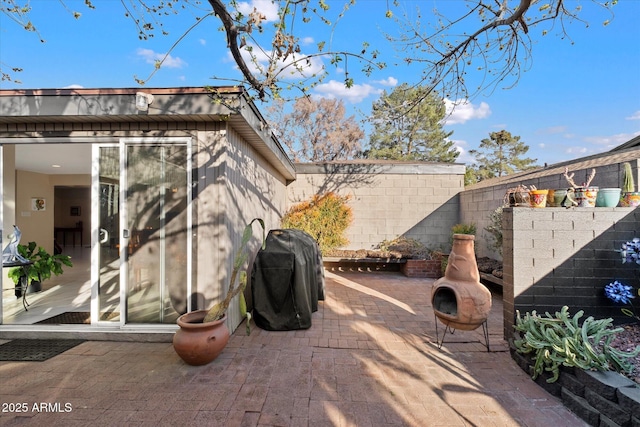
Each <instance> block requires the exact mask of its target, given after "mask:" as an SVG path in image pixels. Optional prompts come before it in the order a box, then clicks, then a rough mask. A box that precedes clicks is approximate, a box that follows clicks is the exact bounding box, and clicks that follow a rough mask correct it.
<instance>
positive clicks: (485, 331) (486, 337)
mask: <svg viewBox="0 0 640 427" xmlns="http://www.w3.org/2000/svg"><path fill="white" fill-rule="evenodd" d="M435 319H436V343H437V344H438V348H442V344H444V337H445V335H447V332H450V333H451V334H453V333H454V332H455V329H454V328H451V327H449V325H446V326H445V328H444V331H443V332H442V338H440V335H439V332H438V316H435ZM482 334H483V335H484V345H485V347H487V351H488V352H489V351H491V350H490V349H489V327H488V326H487V321H486V320H485V321H484V322H482Z"/></svg>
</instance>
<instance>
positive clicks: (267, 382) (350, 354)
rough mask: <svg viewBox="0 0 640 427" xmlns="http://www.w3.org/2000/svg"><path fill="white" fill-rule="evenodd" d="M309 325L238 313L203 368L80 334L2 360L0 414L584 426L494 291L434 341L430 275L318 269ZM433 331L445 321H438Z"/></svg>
mask: <svg viewBox="0 0 640 427" xmlns="http://www.w3.org/2000/svg"><path fill="white" fill-rule="evenodd" d="M326 274H327V276H326V299H325V301H323V302H321V303H320V304H319V310H318V311H317V312H316V313H314V314H313V325H312V327H311V328H310V329H307V330H298V331H284V332H269V331H264V330H261V329H258V328H256V327H254V328H252V333H251V335H250V336H246V334H245V327H244V325H241V326H240V327H239V328H238V329H237V330H236V332H235V333H234V334H233V335H232V337H231V339H230V341H229V344H228V346H227V347H226V348H225V350H224V351H223V353H222V354H221V355H220V356H219V357H218V358H217V359H216V360H215V361H214V362H212V363H210V364H208V365H206V366H200V367H194V366H188V365H186V364H185V363H183V362H182V361H181V360H180V358H179V357H178V356H177V355H176V354H175V352H174V351H173V348H172V346H171V344H170V343H139V342H110V341H88V342H85V343H82V344H80V345H79V346H77V347H75V348H73V349H71V350H69V351H67V352H65V353H63V354H61V355H59V356H56V357H54V358H52V359H50V360H47V361H45V362H0V384H1V386H0V403H1V405H2V407H1V408H0V425H2V426H5V425H33V426H44V425H47V426H76V425H77V426H86V425H92V426H116V425H117V426H120V425H127V426H137V425H140V426H163V425H166V426H188V425H206V426H224V427H230V426H303V427H304V426H309V427H323V426H327V427H346V426H368V427H383V426H419V427H423V426H427V427H430V426H434V427H435V426H452V427H453V426H456V427H457V426H545V427H547V426H559V425H562V426H568V427H571V426H585V425H586V424H585V423H584V422H583V421H582V420H580V419H579V418H578V417H577V416H575V415H574V414H572V413H571V412H570V411H569V410H567V409H566V408H565V407H564V406H563V405H562V403H561V402H560V401H559V400H558V399H557V398H556V397H554V396H552V395H550V394H549V393H547V392H546V391H544V390H543V389H542V388H540V387H539V386H538V385H537V384H535V383H534V382H533V381H532V380H531V378H529V376H527V375H526V374H525V373H524V372H523V371H522V370H521V369H520V368H519V367H518V366H517V365H516V364H515V362H514V361H513V360H512V359H511V357H510V355H509V352H508V346H507V343H506V342H505V341H504V340H503V339H502V327H503V325H502V301H501V296H500V295H499V294H497V295H495V294H494V298H493V307H492V310H491V315H490V318H489V320H488V328H489V338H490V349H491V351H489V352H488V351H487V348H486V347H485V345H484V337H483V335H482V329H481V328H479V329H477V330H475V331H456V332H455V333H454V334H453V335H451V334H447V336H446V338H445V342H444V345H443V346H442V348H441V349H438V347H437V345H436V336H435V331H436V327H435V318H434V314H433V310H432V308H431V302H430V292H431V288H432V285H433V282H434V281H433V280H430V279H416V278H407V277H404V276H402V275H400V274H397V273H381V272H376V273H357V272H327V273H326ZM439 330H440V332H441V333H442V330H443V328H442V325H439Z"/></svg>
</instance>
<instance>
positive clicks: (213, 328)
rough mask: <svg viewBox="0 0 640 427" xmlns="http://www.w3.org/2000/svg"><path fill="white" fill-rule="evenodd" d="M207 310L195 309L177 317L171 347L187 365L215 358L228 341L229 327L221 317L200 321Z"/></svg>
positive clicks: (196, 364)
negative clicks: (175, 330) (178, 327)
mask: <svg viewBox="0 0 640 427" xmlns="http://www.w3.org/2000/svg"><path fill="white" fill-rule="evenodd" d="M207 311H208V310H197V311H192V312H190V313H186V314H183V315H182V316H180V317H179V318H178V321H177V322H178V326H180V330H178V331H177V332H176V333H175V335H174V336H173V348H174V350H175V351H176V353H178V356H180V358H182V360H184V361H185V363H187V364H189V365H194V366H199V365H206V364H207V363H209V362H212V361H213V360H215V358H216V357H218V355H219V354H220V353H221V352H222V350H224V348H225V347H226V346H227V343H228V342H229V329H228V328H227V325H225V323H224V321H225V320H226V319H227V316H226V315H225V316H224V317H223V318H222V319H220V320H217V321H215V322H207V323H202V320H203V319H204V317H205V316H206V315H207Z"/></svg>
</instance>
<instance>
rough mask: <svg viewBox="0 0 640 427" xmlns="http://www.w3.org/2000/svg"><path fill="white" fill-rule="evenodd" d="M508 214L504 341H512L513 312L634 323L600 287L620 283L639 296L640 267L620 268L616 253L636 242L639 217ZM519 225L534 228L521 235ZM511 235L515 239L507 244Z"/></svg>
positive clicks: (630, 213)
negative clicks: (565, 310)
mask: <svg viewBox="0 0 640 427" xmlns="http://www.w3.org/2000/svg"><path fill="white" fill-rule="evenodd" d="M511 211H513V217H512V218H513V227H512V230H505V232H506V234H505V254H504V255H505V256H504V268H505V280H504V308H505V312H504V320H505V334H506V335H507V336H511V335H512V330H513V329H512V325H513V322H514V320H515V313H516V310H519V311H520V313H521V314H524V313H525V312H531V311H533V310H535V311H536V312H537V313H538V314H544V313H545V312H547V311H548V312H549V313H551V314H554V313H555V312H556V311H560V309H561V308H562V307H563V306H564V305H566V306H568V307H569V312H570V313H571V314H572V315H573V314H575V313H576V312H577V311H579V310H584V312H585V317H586V316H593V317H594V318H596V319H598V318H609V317H611V318H613V319H614V322H615V323H616V324H621V323H629V322H630V321H631V320H632V319H631V318H630V317H628V316H625V315H624V314H623V313H622V312H621V310H620V309H621V308H623V307H625V306H624V305H622V304H616V303H614V302H612V301H611V300H610V299H608V298H607V297H606V296H605V293H604V287H605V286H606V285H607V284H609V283H611V282H613V281H614V280H618V281H620V282H623V283H625V284H628V285H631V286H633V287H634V291H633V293H634V294H635V295H637V289H638V287H639V286H640V280H639V279H640V274H639V273H640V266H639V265H637V264H634V263H624V264H623V263H622V256H621V253H620V252H619V249H620V247H621V245H622V244H623V243H625V242H626V241H630V240H632V239H633V238H634V237H636V236H638V237H640V222H639V221H640V211H638V210H634V209H633V208H577V209H563V208H546V209H544V210H535V209H527V208H524V209H519V208H514V209H507V210H505V214H507V213H508V215H511ZM552 216H553V218H551V217H552ZM589 218H591V219H589ZM549 219H552V221H549ZM507 221H511V218H507ZM507 223H508V222H507ZM523 224H533V227H532V229H531V230H525V229H524V228H526V227H524V225H523ZM543 227H544V228H546V229H543ZM511 233H513V238H512V240H511V241H510V242H507V240H506V238H507V235H508V234H511ZM509 299H511V301H509ZM627 308H629V307H628V306H627Z"/></svg>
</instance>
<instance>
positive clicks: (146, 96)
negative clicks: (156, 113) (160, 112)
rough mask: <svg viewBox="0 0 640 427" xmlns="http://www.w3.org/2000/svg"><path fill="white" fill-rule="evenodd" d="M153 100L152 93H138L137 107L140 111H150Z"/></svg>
mask: <svg viewBox="0 0 640 427" xmlns="http://www.w3.org/2000/svg"><path fill="white" fill-rule="evenodd" d="M152 102H153V95H151V94H150V93H144V92H137V93H136V108H137V109H138V111H145V112H146V111H149V105H150V104H151V103H152Z"/></svg>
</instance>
